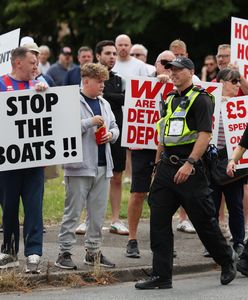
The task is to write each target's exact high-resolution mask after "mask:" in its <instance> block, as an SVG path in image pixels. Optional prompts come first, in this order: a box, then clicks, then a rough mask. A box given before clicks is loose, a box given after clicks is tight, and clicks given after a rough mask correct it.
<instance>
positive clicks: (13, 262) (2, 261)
mask: <svg viewBox="0 0 248 300" xmlns="http://www.w3.org/2000/svg"><path fill="white" fill-rule="evenodd" d="M18 266H19V261H18V258H17V256H15V255H10V254H6V253H0V269H7V268H14V267H18Z"/></svg>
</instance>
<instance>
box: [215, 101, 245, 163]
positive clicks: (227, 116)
mask: <svg viewBox="0 0 248 300" xmlns="http://www.w3.org/2000/svg"><path fill="white" fill-rule="evenodd" d="M221 113H222V117H223V123H224V131H225V138H226V146H227V153H228V157H229V158H230V157H231V156H232V153H233V150H234V149H235V147H236V146H237V145H238V143H239V142H240V139H241V137H242V135H243V133H244V131H245V128H246V126H247V124H248V119H247V116H248V96H240V97H235V98H229V99H227V100H226V101H223V102H222V103H221ZM237 168H238V169H242V168H248V152H245V153H244V155H243V158H242V159H241V160H240V161H239V164H238V165H237Z"/></svg>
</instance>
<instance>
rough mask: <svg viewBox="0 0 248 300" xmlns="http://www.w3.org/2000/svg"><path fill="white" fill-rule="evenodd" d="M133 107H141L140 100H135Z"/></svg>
mask: <svg viewBox="0 0 248 300" xmlns="http://www.w3.org/2000/svg"><path fill="white" fill-rule="evenodd" d="M135 107H142V101H141V100H140V99H139V100H137V102H136V104H135Z"/></svg>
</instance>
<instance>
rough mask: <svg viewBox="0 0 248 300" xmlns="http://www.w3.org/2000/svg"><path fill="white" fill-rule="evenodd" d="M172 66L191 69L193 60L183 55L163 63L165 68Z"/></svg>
mask: <svg viewBox="0 0 248 300" xmlns="http://www.w3.org/2000/svg"><path fill="white" fill-rule="evenodd" d="M172 66H174V67H177V68H179V69H183V68H186V69H189V70H193V69H194V68H195V65H194V63H193V61H192V60H191V59H189V58H188V57H184V56H180V57H177V58H176V59H173V61H171V62H169V63H168V64H166V65H165V69H171V67H172Z"/></svg>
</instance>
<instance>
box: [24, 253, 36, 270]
mask: <svg viewBox="0 0 248 300" xmlns="http://www.w3.org/2000/svg"><path fill="white" fill-rule="evenodd" d="M39 264H40V256H39V255H37V254H32V255H29V256H28V257H27V261H26V271H25V272H26V273H32V274H38V273H40V269H39Z"/></svg>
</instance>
